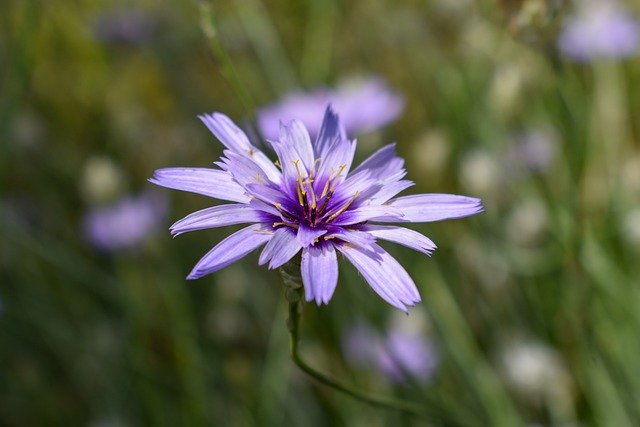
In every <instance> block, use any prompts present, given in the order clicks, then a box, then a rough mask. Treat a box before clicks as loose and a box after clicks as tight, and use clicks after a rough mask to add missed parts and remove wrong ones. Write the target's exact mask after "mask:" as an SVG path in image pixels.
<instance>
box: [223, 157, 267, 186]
mask: <svg viewBox="0 0 640 427" xmlns="http://www.w3.org/2000/svg"><path fill="white" fill-rule="evenodd" d="M224 155H225V156H226V157H223V158H222V159H221V160H222V162H216V163H217V164H218V166H220V168H221V169H224V170H226V171H228V172H229V173H230V174H231V175H232V176H233V179H234V180H235V181H236V182H237V183H238V184H240V185H241V186H243V187H246V186H247V185H248V184H262V185H265V184H268V183H269V182H271V181H270V180H269V178H268V177H267V174H265V173H264V171H263V170H262V169H261V168H260V166H258V165H257V164H256V163H255V162H253V161H252V160H251V159H249V158H247V157H244V156H242V155H241V154H238V153H234V152H233V151H230V150H225V151H224Z"/></svg>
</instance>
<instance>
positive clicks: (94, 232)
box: [83, 192, 167, 251]
mask: <svg viewBox="0 0 640 427" xmlns="http://www.w3.org/2000/svg"><path fill="white" fill-rule="evenodd" d="M166 210H167V201H166V198H165V196H164V195H162V194H160V193H156V192H146V193H142V194H140V195H137V196H126V197H124V198H122V199H120V200H119V201H117V202H116V203H115V204H112V205H110V206H106V207H95V208H93V209H91V210H90V211H89V212H88V213H87V214H86V216H85V218H84V224H83V227H84V232H85V235H86V237H87V239H88V240H89V241H90V242H91V243H92V244H93V245H94V246H96V247H97V248H98V249H100V250H104V251H117V250H122V249H131V248H134V247H136V246H138V245H139V244H141V243H142V242H143V241H144V239H145V238H146V237H148V236H149V235H150V234H151V233H152V232H153V231H155V230H156V229H157V228H158V226H159V225H160V224H161V222H162V219H163V218H164V216H165V213H166Z"/></svg>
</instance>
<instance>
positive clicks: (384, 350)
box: [342, 322, 439, 382]
mask: <svg viewBox="0 0 640 427" xmlns="http://www.w3.org/2000/svg"><path fill="white" fill-rule="evenodd" d="M342 348H343V352H344V355H345V358H346V360H347V361H348V362H349V363H350V364H352V365H353V366H356V367H361V368H365V369H371V368H374V369H377V370H378V371H380V372H382V373H383V374H384V375H385V376H386V377H387V378H389V379H390V380H391V381H393V382H404V381H406V380H408V379H409V378H413V379H416V380H419V381H427V380H428V379H429V378H431V376H432V375H433V373H434V372H435V369H436V368H437V366H438V361H439V356H438V353H437V351H436V348H435V345H434V343H433V342H432V341H431V340H430V339H428V338H426V336H425V335H424V334H423V333H421V332H420V331H418V330H410V329H407V328H402V327H400V326H398V325H394V324H392V325H391V326H390V327H389V329H388V330H387V332H386V334H385V335H384V337H381V336H380V334H378V333H377V332H376V331H375V330H374V329H373V328H372V327H371V326H369V325H367V324H366V323H363V322H358V323H356V324H355V325H353V326H352V327H351V328H350V329H348V330H347V333H346V334H345V335H344V336H343V340H342Z"/></svg>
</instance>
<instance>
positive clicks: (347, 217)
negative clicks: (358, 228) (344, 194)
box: [331, 205, 405, 225]
mask: <svg viewBox="0 0 640 427" xmlns="http://www.w3.org/2000/svg"><path fill="white" fill-rule="evenodd" d="M402 215H403V211H402V210H401V209H396V208H395V207H391V206H386V205H366V206H360V207H358V208H355V209H353V210H348V211H346V212H343V213H342V214H340V215H339V216H338V217H337V218H336V219H335V220H333V221H332V222H331V224H333V225H351V224H357V223H359V222H364V221H383V222H387V221H388V222H398V221H404V220H405V218H404V217H403V216H402Z"/></svg>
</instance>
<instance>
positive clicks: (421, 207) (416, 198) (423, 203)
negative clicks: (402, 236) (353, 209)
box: [379, 193, 484, 222]
mask: <svg viewBox="0 0 640 427" xmlns="http://www.w3.org/2000/svg"><path fill="white" fill-rule="evenodd" d="M386 205H387V206H390V207H393V208H396V209H398V210H399V211H401V212H402V214H403V215H404V216H403V217H401V218H398V219H395V220H393V219H392V220H389V219H384V220H382V219H379V221H388V222H396V221H399V222H431V221H441V220H443V219H453V218H462V217H465V216H470V215H475V214H477V213H480V212H483V211H484V207H483V206H482V201H481V200H480V199H476V198H474V197H467V196H457V195H455V194H436V193H434V194H416V195H413V196H404V197H398V198H397V199H393V200H391V201H389V202H387V203H386Z"/></svg>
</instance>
